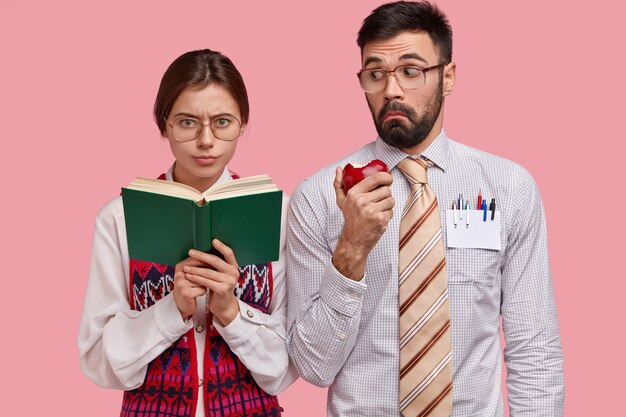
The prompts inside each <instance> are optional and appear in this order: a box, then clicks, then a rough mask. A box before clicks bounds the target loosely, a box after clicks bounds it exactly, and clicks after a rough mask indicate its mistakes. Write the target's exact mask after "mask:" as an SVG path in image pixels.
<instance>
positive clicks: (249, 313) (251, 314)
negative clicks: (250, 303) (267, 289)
mask: <svg viewBox="0 0 626 417" xmlns="http://www.w3.org/2000/svg"><path fill="white" fill-rule="evenodd" d="M246 315H247V316H248V317H250V318H252V317H254V313H253V312H252V310H248V311H246Z"/></svg>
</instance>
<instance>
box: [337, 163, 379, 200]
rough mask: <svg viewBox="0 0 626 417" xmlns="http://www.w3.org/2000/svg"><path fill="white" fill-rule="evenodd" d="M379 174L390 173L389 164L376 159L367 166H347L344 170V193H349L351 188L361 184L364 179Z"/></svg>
mask: <svg viewBox="0 0 626 417" xmlns="http://www.w3.org/2000/svg"><path fill="white" fill-rule="evenodd" d="M377 172H389V168H387V164H385V163H384V162H383V161H381V160H380V159H374V160H373V161H371V162H370V163H369V164H367V165H357V164H354V165H352V164H347V165H346V166H345V167H344V168H343V191H344V192H346V193H347V192H348V190H349V189H350V188H352V187H354V186H355V185H357V184H358V183H359V182H361V180H363V178H365V177H368V176H370V175H372V174H375V173H377Z"/></svg>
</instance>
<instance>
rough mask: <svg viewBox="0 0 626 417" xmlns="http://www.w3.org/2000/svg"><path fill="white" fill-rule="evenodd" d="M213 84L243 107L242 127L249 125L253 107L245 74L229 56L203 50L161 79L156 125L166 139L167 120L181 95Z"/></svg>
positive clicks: (175, 65) (179, 60)
mask: <svg viewBox="0 0 626 417" xmlns="http://www.w3.org/2000/svg"><path fill="white" fill-rule="evenodd" d="M209 84H217V85H219V86H221V87H224V88H225V89H226V91H228V92H229V93H230V95H231V96H232V97H233V99H235V101H236V102H237V105H238V106H239V111H240V112H241V124H243V125H245V124H246V123H248V117H249V116H250V105H249V104H248V92H247V91H246V85H245V84H244V82H243V78H241V74H240V73H239V71H238V70H237V68H236V67H235V65H234V64H233V62H232V61H231V60H230V59H229V58H228V57H227V56H225V55H222V54H221V53H220V52H217V51H211V50H210V49H202V50H199V51H190V52H187V53H184V54H182V55H181V56H179V57H178V58H176V59H175V60H174V62H172V63H171V64H170V66H169V67H168V68H167V71H165V74H163V78H161V84H160V85H159V92H158V93H157V96H156V100H155V101H154V121H155V122H156V124H157V126H158V127H159V130H160V131H161V134H162V135H165V131H166V129H167V127H166V121H165V119H166V118H167V117H168V116H169V114H170V112H171V111H172V107H173V106H174V103H175V102H176V99H177V98H178V96H179V95H180V93H182V92H183V90H184V89H185V88H187V87H193V88H197V89H198V90H201V89H203V88H205V87H206V86H208V85H209Z"/></svg>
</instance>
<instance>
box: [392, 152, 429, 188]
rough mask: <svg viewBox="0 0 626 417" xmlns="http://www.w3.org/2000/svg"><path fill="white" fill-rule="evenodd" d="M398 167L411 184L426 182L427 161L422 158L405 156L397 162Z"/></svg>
mask: <svg viewBox="0 0 626 417" xmlns="http://www.w3.org/2000/svg"><path fill="white" fill-rule="evenodd" d="M398 169H399V170H400V171H401V172H402V173H403V174H404V176H405V177H406V178H407V179H408V180H409V182H410V183H411V185H415V184H428V176H427V175H426V170H427V169H428V162H426V161H424V160H422V159H412V158H405V159H403V160H402V161H400V162H399V163H398Z"/></svg>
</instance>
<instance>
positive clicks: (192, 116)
mask: <svg viewBox="0 0 626 417" xmlns="http://www.w3.org/2000/svg"><path fill="white" fill-rule="evenodd" d="M172 116H174V117H189V118H190V119H197V120H200V119H201V117H200V116H198V115H197V114H193V113H186V112H178V113H175V114H173V115H172ZM222 116H230V117H234V118H235V119H237V120H239V118H238V117H237V116H235V115H234V114H231V113H228V112H221V113H217V114H211V115H209V119H211V120H212V119H215V118H217V117H222Z"/></svg>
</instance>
